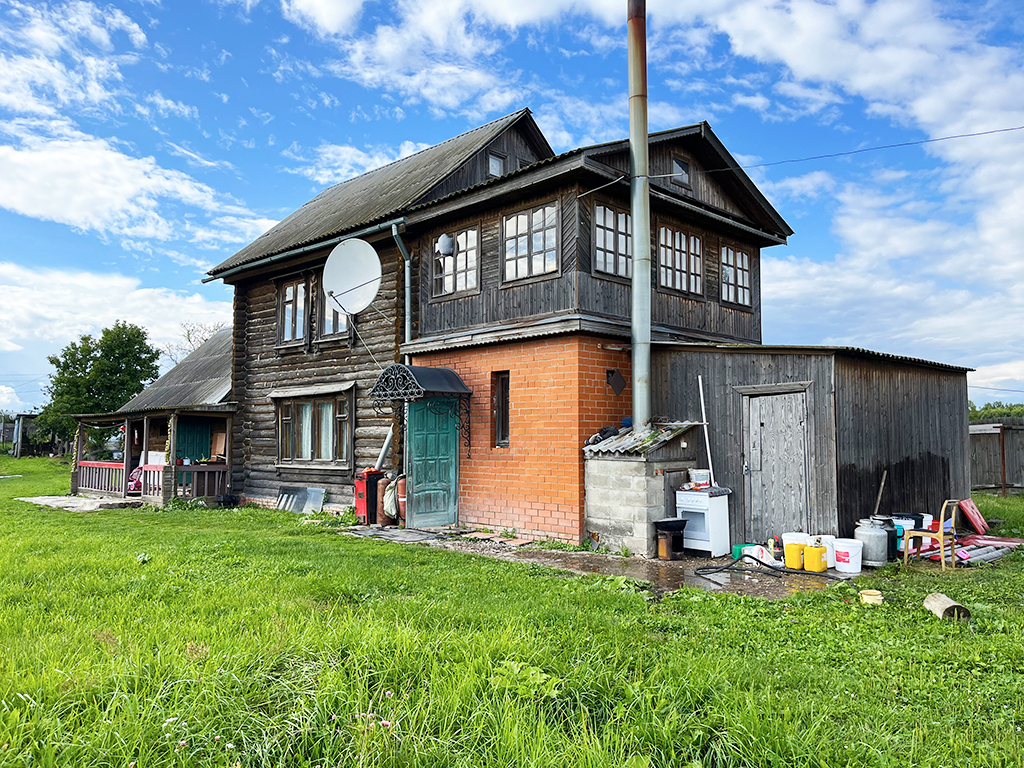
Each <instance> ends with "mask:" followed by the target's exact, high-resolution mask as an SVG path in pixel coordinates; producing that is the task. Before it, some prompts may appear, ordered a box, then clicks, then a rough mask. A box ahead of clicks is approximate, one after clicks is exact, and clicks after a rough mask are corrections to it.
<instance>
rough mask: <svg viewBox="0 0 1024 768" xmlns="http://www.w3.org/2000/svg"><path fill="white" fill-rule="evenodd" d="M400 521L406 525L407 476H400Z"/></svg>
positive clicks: (398, 490)
mask: <svg viewBox="0 0 1024 768" xmlns="http://www.w3.org/2000/svg"><path fill="white" fill-rule="evenodd" d="M396 494H397V495H398V522H399V523H400V524H402V525H405V476H404V475H403V476H402V477H400V478H398V489H397V490H396Z"/></svg>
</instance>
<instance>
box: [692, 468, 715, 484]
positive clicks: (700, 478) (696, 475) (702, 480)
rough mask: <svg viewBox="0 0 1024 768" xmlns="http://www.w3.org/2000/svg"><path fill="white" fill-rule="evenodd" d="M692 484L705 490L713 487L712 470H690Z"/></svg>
mask: <svg viewBox="0 0 1024 768" xmlns="http://www.w3.org/2000/svg"><path fill="white" fill-rule="evenodd" d="M690 482H691V483H693V484H694V485H696V486H698V487H702V488H705V487H707V486H709V485H711V470H710V469H691V470H690Z"/></svg>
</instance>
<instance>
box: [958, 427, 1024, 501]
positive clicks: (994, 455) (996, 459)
mask: <svg viewBox="0 0 1024 768" xmlns="http://www.w3.org/2000/svg"><path fill="white" fill-rule="evenodd" d="M975 424H996V425H998V424H1002V425H1003V426H1004V433H1003V443H1004V444H1003V445H1002V446H1001V445H1000V440H999V433H998V432H995V433H985V434H977V435H971V487H972V488H1002V485H1003V458H1004V452H1005V460H1006V478H1005V479H1006V485H1007V487H1008V488H1024V419H1022V418H1019V417H1008V418H1003V419H985V420H984V421H972V422H971V426H974V425H975Z"/></svg>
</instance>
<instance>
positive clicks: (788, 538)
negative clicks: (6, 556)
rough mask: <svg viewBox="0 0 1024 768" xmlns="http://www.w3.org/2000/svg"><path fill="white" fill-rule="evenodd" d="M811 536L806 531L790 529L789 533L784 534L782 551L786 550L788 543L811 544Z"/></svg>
mask: <svg viewBox="0 0 1024 768" xmlns="http://www.w3.org/2000/svg"><path fill="white" fill-rule="evenodd" d="M810 543H811V537H810V536H808V535H807V534H806V533H801V532H800V531H789V532H788V533H784V534H782V551H783V552H785V551H786V545H787V544H804V545H807V544H810Z"/></svg>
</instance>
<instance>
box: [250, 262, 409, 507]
mask: <svg viewBox="0 0 1024 768" xmlns="http://www.w3.org/2000/svg"><path fill="white" fill-rule="evenodd" d="M379 252H380V255H381V263H382V266H383V279H382V283H381V290H380V292H379V293H378V295H377V299H376V300H375V301H374V307H376V309H377V310H379V312H380V313H381V314H378V312H377V311H374V310H373V309H369V310H367V311H365V312H362V313H360V314H359V315H358V316H357V318H356V324H357V328H358V331H359V336H360V339H359V340H357V341H356V343H355V344H354V345H353V346H351V347H350V346H348V345H347V344H337V343H335V344H330V343H326V344H324V345H323V346H320V347H319V348H318V345H317V344H316V343H315V342H311V344H310V346H309V348H308V349H306V350H299V351H291V350H289V351H284V350H279V349H277V347H276V344H277V288H276V284H275V282H274V279H272V278H269V277H268V278H261V279H259V280H254V281H248V282H242V283H239V284H238V285H236V287H235V347H234V398H235V400H237V401H238V403H239V406H238V412H237V414H236V415H235V419H234V430H233V431H234V434H233V436H232V445H233V450H234V456H235V463H234V466H233V472H232V486H233V492H235V493H241V494H244V495H247V496H255V497H261V498H265V499H276V498H277V494H278V490H279V488H280V487H281V486H282V485H288V486H304V487H305V486H309V487H316V488H326V489H327V491H328V503H330V504H340V505H347V504H351V503H352V491H353V487H352V482H353V477H352V471H351V470H348V471H346V470H340V469H323V470H321V469H316V470H308V469H303V470H299V469H278V468H277V466H276V463H277V417H276V409H275V404H274V402H273V401H272V400H271V399H270V397H269V395H268V393H269V392H270V391H271V390H274V389H277V388H281V387H300V386H305V385H319V384H329V383H342V382H349V381H354V382H355V383H356V386H355V407H356V408H355V410H356V412H355V451H354V464H355V466H354V468H355V469H359V468H363V467H367V466H370V465H371V464H373V463H374V461H375V460H376V458H377V454H378V452H379V451H380V447H381V445H382V443H383V441H384V438H385V435H386V434H387V430H388V427H389V426H390V423H391V422H390V419H389V418H381V417H380V416H378V415H377V414H376V413H374V411H373V409H372V408H371V407H370V402H369V400H368V398H367V397H366V394H367V393H368V392H369V390H370V388H371V387H372V386H373V383H374V381H376V378H377V374H378V372H379V369H378V367H377V364H375V363H374V361H373V357H375V358H376V360H377V361H378V363H379V364H380V365H383V366H387V365H390V364H391V363H392V362H394V361H395V360H396V359H397V342H398V336H397V330H398V327H399V322H398V321H399V319H400V318H399V310H398V308H397V306H396V297H397V296H398V295H399V294H398V285H399V271H400V266H399V265H400V263H401V261H400V258H399V257H398V254H397V249H394V248H392V249H391V250H384V251H379ZM326 256H327V252H326V251H325V252H324V253H323V259H324V260H325V259H326ZM322 266H323V260H321V261H318V262H313V263H309V264H306V265H303V267H302V268H301V269H299V270H298V273H300V274H301V273H303V272H306V271H309V272H310V273H311V274H313V275H316V274H318V273H319V271H320V270H321V269H322ZM279 274H280V275H281V276H283V275H286V274H288V272H287V270H286V269H283V270H282V271H281V272H280V273H279ZM314 285H315V282H314ZM314 291H315V288H314ZM382 315H383V316H382ZM313 322H314V319H313V318H310V323H311V324H312V323H313ZM371 352H372V357H371V354H370V353H371Z"/></svg>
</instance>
